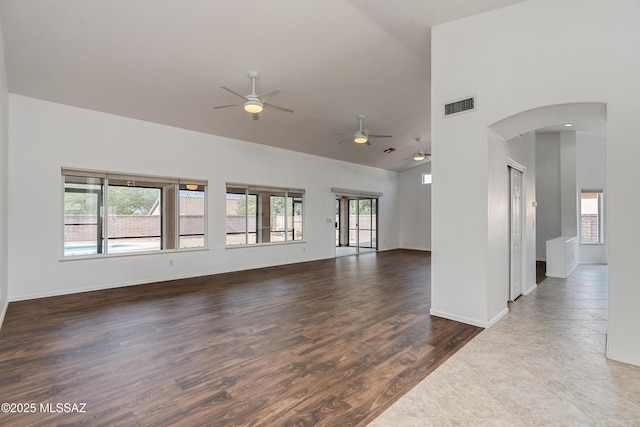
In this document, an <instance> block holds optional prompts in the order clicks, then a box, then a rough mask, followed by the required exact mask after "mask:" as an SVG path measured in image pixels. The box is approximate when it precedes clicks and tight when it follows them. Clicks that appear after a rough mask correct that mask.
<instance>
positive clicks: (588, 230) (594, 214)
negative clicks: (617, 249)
mask: <svg viewBox="0 0 640 427" xmlns="http://www.w3.org/2000/svg"><path fill="white" fill-rule="evenodd" d="M602 196H603V193H602V191H584V190H583V191H582V192H581V193H580V243H586V244H589V243H603V242H604V239H603V233H602V224H603V221H602V212H603V209H602Z"/></svg>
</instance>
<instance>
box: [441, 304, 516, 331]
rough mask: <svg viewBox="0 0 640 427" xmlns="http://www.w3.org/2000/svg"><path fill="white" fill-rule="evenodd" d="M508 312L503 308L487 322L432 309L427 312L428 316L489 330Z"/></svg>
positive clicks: (506, 308)
mask: <svg viewBox="0 0 640 427" xmlns="http://www.w3.org/2000/svg"><path fill="white" fill-rule="evenodd" d="M508 312H509V308H508V307H505V308H504V310H502V311H501V312H500V313H498V315H497V316H495V317H494V318H493V319H491V320H489V321H488V322H486V321H482V320H477V319H471V318H469V317H464V316H458V315H456V314H451V313H447V312H444V311H439V310H434V309H431V310H430V311H429V314H431V315H432V316H437V317H442V318H444V319H449V320H455V321H456V322H461V323H466V324H467V325H472V326H478V327H480V328H490V327H491V326H493V325H495V324H496V323H497V322H498V320H500V319H502V318H503V317H504V316H506V315H507V313H508Z"/></svg>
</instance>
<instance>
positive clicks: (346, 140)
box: [337, 139, 353, 144]
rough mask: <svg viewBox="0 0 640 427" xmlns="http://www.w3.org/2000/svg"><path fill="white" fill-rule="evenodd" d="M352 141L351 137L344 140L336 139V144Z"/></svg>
mask: <svg viewBox="0 0 640 427" xmlns="http://www.w3.org/2000/svg"><path fill="white" fill-rule="evenodd" d="M348 141H353V139H345V140H344V141H338V142H337V144H344V143H345V142H348Z"/></svg>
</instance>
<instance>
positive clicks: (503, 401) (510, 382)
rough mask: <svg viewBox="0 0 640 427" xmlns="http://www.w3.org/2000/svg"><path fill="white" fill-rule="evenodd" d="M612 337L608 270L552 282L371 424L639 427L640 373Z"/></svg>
mask: <svg viewBox="0 0 640 427" xmlns="http://www.w3.org/2000/svg"><path fill="white" fill-rule="evenodd" d="M639 326H640V325H639ZM606 330H607V267H606V266H580V267H578V268H577V269H576V270H575V271H574V273H573V274H572V275H571V277H569V278H568V279H566V280H562V279H554V278H547V279H546V280H545V281H544V282H542V283H541V284H540V285H538V288H537V289H536V290H535V291H533V292H532V293H531V294H529V295H528V296H526V297H520V298H519V299H518V300H516V302H514V303H511V304H510V305H509V313H508V314H507V316H505V317H504V318H503V319H502V320H500V321H499V322H498V323H497V324H496V325H494V326H493V327H491V328H489V329H486V330H484V331H482V332H481V333H480V334H479V335H478V336H477V337H476V338H474V339H473V340H472V341H471V342H470V343H469V344H467V345H466V346H465V347H463V348H462V350H460V351H459V352H458V353H456V354H455V355H453V356H452V357H451V358H450V359H449V360H447V361H446V362H445V363H444V364H442V365H441V366H440V367H439V368H438V369H436V370H435V371H434V372H433V373H432V374H431V375H429V376H428V377H427V378H426V379H425V380H423V381H422V382H421V383H420V384H418V385H417V386H416V387H415V388H414V389H412V390H411V391H410V392H409V393H407V394H406V395H405V396H403V397H402V398H401V399H400V400H398V401H397V402H396V403H395V404H394V405H393V406H391V407H390V408H389V409H387V411H385V412H384V413H382V414H381V415H380V416H379V417H378V418H376V419H375V420H374V421H373V422H372V423H370V424H369V426H370V427H374V426H375V427H381V426H384V427H388V426H393V427H402V426H420V427H422V426H438V427H441V426H510V427H511V426H640V367H637V366H632V365H627V364H624V363H620V362H615V361H611V360H608V359H606V358H605V356H604V352H605V340H606V337H605V333H606Z"/></svg>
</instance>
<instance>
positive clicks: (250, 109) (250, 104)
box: [213, 71, 293, 120]
mask: <svg viewBox="0 0 640 427" xmlns="http://www.w3.org/2000/svg"><path fill="white" fill-rule="evenodd" d="M249 77H251V82H252V90H251V93H250V94H249V95H246V96H243V95H240V94H239V93H238V92H236V91H234V90H231V89H229V88H228V87H225V86H220V87H221V88H222V89H224V90H226V91H227V92H230V93H232V94H234V95H235V96H238V97H240V98H242V99H244V102H243V103H242V104H229V105H219V106H217V107H213V108H214V109H219V108H227V107H238V106H240V105H242V108H244V110H245V111H246V112H247V113H251V115H252V116H253V120H258V113H260V112H262V110H263V109H264V108H272V109H274V110H279V111H284V112H287V113H293V110H291V109H289V108H284V107H279V106H277V105H273V104H271V103H268V102H266V99H267V98H269V97H270V96H275V95H278V94H279V93H280V91H279V90H272V91H271V92H269V93H265V94H264V95H256V78H257V77H258V72H257V71H250V72H249Z"/></svg>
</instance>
